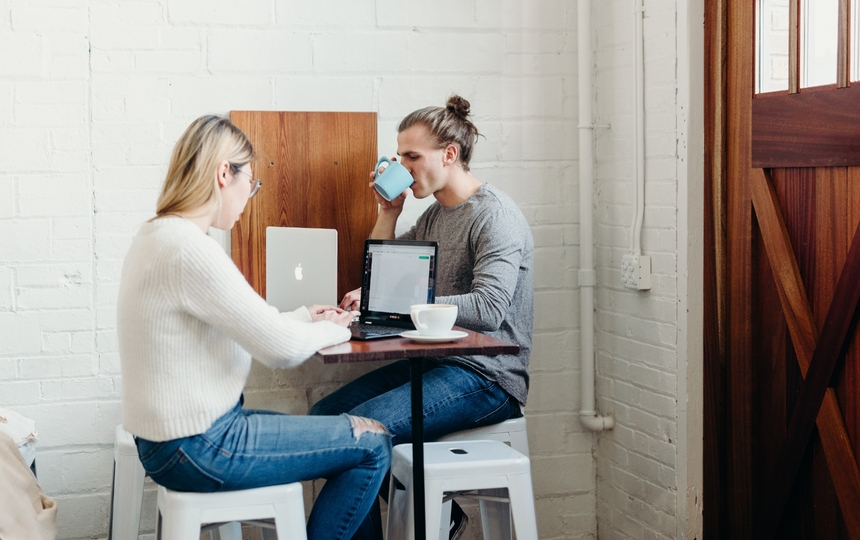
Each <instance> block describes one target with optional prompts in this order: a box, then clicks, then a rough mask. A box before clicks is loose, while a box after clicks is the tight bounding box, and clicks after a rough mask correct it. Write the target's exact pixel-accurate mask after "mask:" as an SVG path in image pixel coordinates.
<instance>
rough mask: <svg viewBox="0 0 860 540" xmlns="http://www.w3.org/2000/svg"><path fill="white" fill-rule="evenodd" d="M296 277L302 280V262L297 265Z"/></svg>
mask: <svg viewBox="0 0 860 540" xmlns="http://www.w3.org/2000/svg"><path fill="white" fill-rule="evenodd" d="M296 279H297V280H299V281H301V280H302V263H299V265H298V266H296Z"/></svg>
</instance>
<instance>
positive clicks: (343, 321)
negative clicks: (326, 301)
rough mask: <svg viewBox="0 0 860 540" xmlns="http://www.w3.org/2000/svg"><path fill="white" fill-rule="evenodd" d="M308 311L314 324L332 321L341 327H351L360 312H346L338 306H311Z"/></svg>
mask: <svg viewBox="0 0 860 540" xmlns="http://www.w3.org/2000/svg"><path fill="white" fill-rule="evenodd" d="M308 311H309V312H310V314H311V320H312V321H313V322H317V321H331V322H333V323H335V324H339V325H341V326H349V323H351V322H352V319H353V317H358V312H355V311H345V310H343V309H341V308H339V307H336V306H310V307H309V308H308Z"/></svg>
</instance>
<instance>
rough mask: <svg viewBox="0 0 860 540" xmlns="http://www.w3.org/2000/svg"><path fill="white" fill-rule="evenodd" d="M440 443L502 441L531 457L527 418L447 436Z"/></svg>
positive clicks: (511, 419) (522, 417)
mask: <svg viewBox="0 0 860 540" xmlns="http://www.w3.org/2000/svg"><path fill="white" fill-rule="evenodd" d="M439 440H440V441H502V442H503V443H508V444H509V445H511V448H513V449H514V450H516V451H517V452H519V453H520V454H522V455H524V456H526V457H529V437H528V433H527V432H526V417H525V416H520V417H519V418H510V419H508V420H505V421H504V422H499V423H498V424H492V425H490V426H484V427H479V428H475V429H465V430H463V431H456V432H454V433H451V434H448V435H445V436H444V437H440V438H439Z"/></svg>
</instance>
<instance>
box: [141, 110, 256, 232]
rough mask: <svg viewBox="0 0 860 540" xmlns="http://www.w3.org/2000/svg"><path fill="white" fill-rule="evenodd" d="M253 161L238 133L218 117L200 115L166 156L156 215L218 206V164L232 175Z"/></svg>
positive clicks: (219, 198)
mask: <svg viewBox="0 0 860 540" xmlns="http://www.w3.org/2000/svg"><path fill="white" fill-rule="evenodd" d="M253 158H254V147H253V146H251V142H250V141H249V140H248V137H246V136H245V134H244V133H242V130H240V129H239V128H237V127H236V126H235V125H233V123H232V122H230V120H228V119H226V118H223V117H221V116H215V115H208V116H201V117H200V118H198V119H197V120H195V121H194V122H192V123H191V125H190V126H188V128H187V129H186V130H185V132H184V133H183V134H182V136H181V137H179V140H178V141H177V142H176V146H175V147H174V148H173V155H172V156H171V157H170V166H169V167H168V169H167V177H166V178H165V179H164V186H163V187H162V188H161V195H159V196H158V203H157V204H156V208H155V213H156V216H164V215H167V214H180V213H187V212H191V211H194V210H197V209H199V208H203V207H204V206H206V205H208V204H211V203H212V202H214V203H215V205H216V207H218V208H220V206H221V191H220V190H219V189H218V176H217V172H218V165H219V164H220V163H222V162H224V161H227V162H228V163H229V164H230V168H231V169H232V170H233V172H234V173H235V172H236V171H238V170H239V169H240V168H241V167H242V166H244V165H245V164H246V163H248V162H250V161H251V160H252V159H253Z"/></svg>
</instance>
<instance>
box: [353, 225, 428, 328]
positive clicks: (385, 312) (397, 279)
mask: <svg viewBox="0 0 860 540" xmlns="http://www.w3.org/2000/svg"><path fill="white" fill-rule="evenodd" d="M438 250H439V245H438V244H437V243H436V242H424V241H417V240H365V242H364V265H363V266H362V277H361V305H360V307H359V311H360V312H361V316H360V317H359V320H358V321H357V322H354V323H353V324H352V326H350V331H351V332H352V339H357V340H367V339H379V338H386V337H397V336H399V335H400V334H401V333H402V332H405V331H407V330H414V329H415V326H414V325H413V324H412V319H411V318H410V316H409V308H410V307H411V306H413V305H414V304H432V303H433V302H434V301H435V300H436V259H437V257H438Z"/></svg>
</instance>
